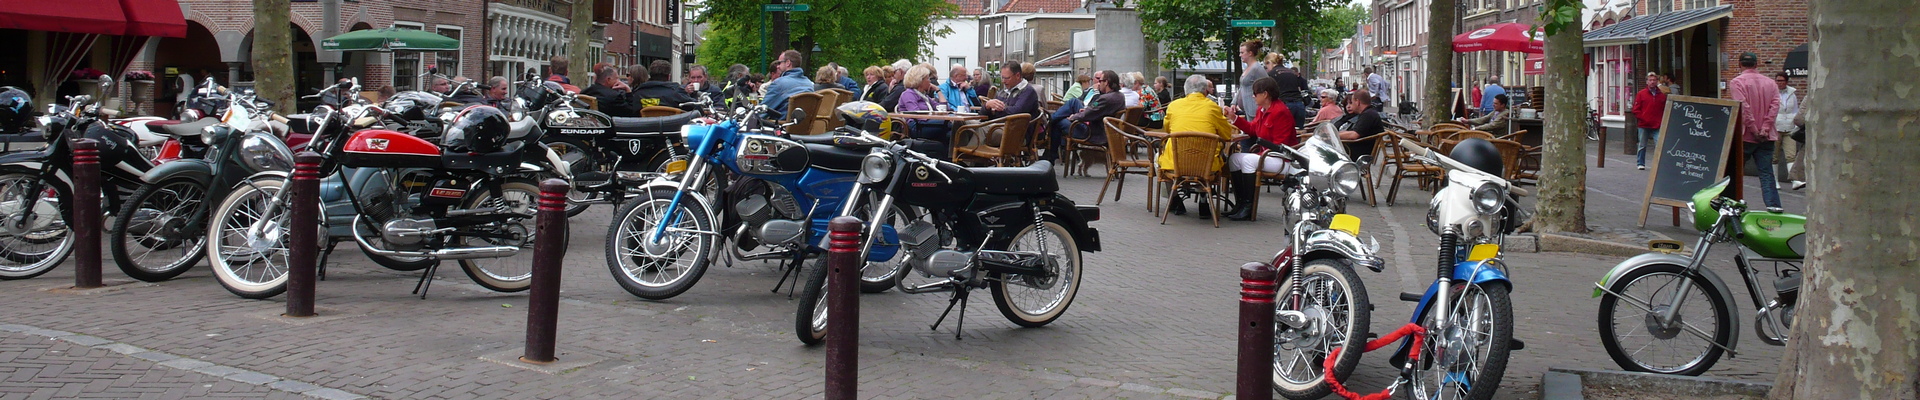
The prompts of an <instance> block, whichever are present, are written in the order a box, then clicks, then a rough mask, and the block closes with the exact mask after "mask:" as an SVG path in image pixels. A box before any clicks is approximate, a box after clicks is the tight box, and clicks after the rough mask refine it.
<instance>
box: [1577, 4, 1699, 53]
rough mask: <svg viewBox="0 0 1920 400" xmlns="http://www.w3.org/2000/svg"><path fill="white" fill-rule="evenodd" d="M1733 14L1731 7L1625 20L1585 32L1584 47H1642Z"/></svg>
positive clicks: (1666, 13)
mask: <svg viewBox="0 0 1920 400" xmlns="http://www.w3.org/2000/svg"><path fill="white" fill-rule="evenodd" d="M1732 15H1733V5H1731V4H1729V5H1724V6H1718V7H1707V8H1695V9H1691V10H1681V11H1674V12H1665V13H1659V14H1654V15H1645V16H1639V17H1633V18H1628V19H1627V20H1626V21H1620V23H1617V24H1613V25H1608V26H1606V27H1603V28H1600V29H1595V30H1591V31H1587V33H1586V35H1585V38H1584V39H1585V40H1584V41H1585V44H1584V46H1585V47H1605V46H1619V45H1631V44H1642V43H1646V42H1647V41H1648V40H1652V39H1653V38H1657V37H1661V36H1666V35H1669V34H1673V33H1674V32H1679V31H1682V30H1686V29H1687V28H1692V27H1694V26H1697V25H1700V24H1704V23H1708V22H1712V21H1714V20H1718V19H1721V18H1727V17H1730V16H1732Z"/></svg>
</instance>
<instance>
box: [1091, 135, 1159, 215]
mask: <svg viewBox="0 0 1920 400" xmlns="http://www.w3.org/2000/svg"><path fill="white" fill-rule="evenodd" d="M1100 122H1101V125H1105V128H1106V131H1107V132H1106V133H1107V180H1106V181H1105V182H1101V183H1100V194H1099V195H1098V196H1095V197H1094V200H1093V204H1094V205H1100V203H1101V202H1102V201H1104V200H1106V197H1107V185H1110V184H1113V181H1115V180H1119V181H1120V186H1119V187H1116V188H1114V190H1113V201H1120V192H1124V191H1126V190H1127V174H1138V175H1140V176H1145V177H1147V181H1148V182H1152V181H1153V175H1154V167H1153V154H1152V153H1148V154H1147V158H1146V159H1137V158H1134V157H1133V152H1130V151H1127V150H1126V149H1127V147H1129V146H1131V145H1140V146H1148V145H1147V136H1146V134H1145V133H1143V132H1141V131H1140V127H1139V126H1136V125H1133V124H1129V123H1126V122H1124V121H1121V120H1119V119H1116V118H1113V117H1107V118H1105V119H1102V120H1101V121H1100ZM1148 147H1149V148H1151V146H1148ZM1153 186H1154V185H1152V184H1148V185H1147V205H1148V206H1147V209H1149V210H1151V209H1153V194H1154V193H1153Z"/></svg>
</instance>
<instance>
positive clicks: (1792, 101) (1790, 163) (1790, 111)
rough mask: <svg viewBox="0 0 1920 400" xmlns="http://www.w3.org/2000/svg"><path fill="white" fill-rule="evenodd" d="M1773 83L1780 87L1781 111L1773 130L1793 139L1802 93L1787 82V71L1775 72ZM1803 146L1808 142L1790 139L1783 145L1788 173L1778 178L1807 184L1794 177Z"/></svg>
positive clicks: (1782, 154)
mask: <svg viewBox="0 0 1920 400" xmlns="http://www.w3.org/2000/svg"><path fill="white" fill-rule="evenodd" d="M1773 83H1774V84H1775V85H1777V86H1779V87H1780V95H1779V96H1780V111H1779V112H1777V113H1775V114H1774V118H1773V130H1774V132H1775V133H1776V134H1777V136H1775V137H1784V138H1788V139H1791V138H1792V137H1793V131H1795V130H1798V127H1797V126H1795V125H1794V124H1793V117H1794V116H1797V115H1800V95H1799V94H1798V93H1797V92H1796V90H1797V89H1794V87H1793V86H1791V85H1788V84H1787V71H1780V72H1779V73H1777V74H1774V75H1773ZM1803 148H1806V143H1802V142H1800V141H1798V140H1794V141H1788V142H1786V145H1784V146H1781V150H1782V151H1781V162H1783V163H1785V164H1786V168H1787V173H1786V174H1785V175H1786V176H1781V177H1778V178H1780V179H1781V180H1784V181H1789V182H1790V183H1792V184H1793V186H1794V187H1799V186H1803V185H1806V184H1805V183H1801V182H1799V180H1798V179H1793V177H1794V176H1795V175H1794V174H1793V169H1794V167H1795V166H1797V164H1799V161H1800V157H1799V156H1800V153H1802V151H1801V150H1800V149H1803Z"/></svg>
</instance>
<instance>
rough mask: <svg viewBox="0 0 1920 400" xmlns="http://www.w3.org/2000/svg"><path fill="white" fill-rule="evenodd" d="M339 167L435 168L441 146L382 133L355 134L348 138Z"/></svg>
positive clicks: (408, 137) (410, 137) (395, 133)
mask: <svg viewBox="0 0 1920 400" xmlns="http://www.w3.org/2000/svg"><path fill="white" fill-rule="evenodd" d="M342 150H343V151H342V153H341V154H340V165H343V166H348V167H375V168H438V167H440V146H436V145H434V144H433V142H429V141H427V140H426V139H421V138H417V137H414V136H413V135H408V134H405V133H400V132H395V131H389V130H384V129H368V130H364V131H360V132H355V133H354V134H353V136H352V137H349V138H347V143H346V145H345V147H344V148H342Z"/></svg>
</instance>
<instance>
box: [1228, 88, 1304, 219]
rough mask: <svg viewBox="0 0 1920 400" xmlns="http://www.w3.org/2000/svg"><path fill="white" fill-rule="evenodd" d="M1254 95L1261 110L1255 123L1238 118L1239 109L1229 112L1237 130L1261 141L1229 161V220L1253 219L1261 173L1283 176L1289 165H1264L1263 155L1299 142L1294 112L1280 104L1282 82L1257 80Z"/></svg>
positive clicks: (1269, 161)
mask: <svg viewBox="0 0 1920 400" xmlns="http://www.w3.org/2000/svg"><path fill="white" fill-rule="evenodd" d="M1250 95H1252V96H1253V103H1254V106H1257V107H1259V110H1258V111H1256V112H1254V113H1253V116H1254V117H1253V120H1247V119H1246V118H1241V117H1236V116H1234V115H1237V112H1238V111H1239V108H1240V107H1239V106H1234V107H1231V108H1229V109H1227V110H1226V113H1227V115H1228V118H1229V119H1232V120H1233V127H1235V128H1239V129H1240V132H1243V133H1246V134H1248V135H1251V136H1252V137H1255V138H1259V139H1260V140H1245V141H1243V142H1242V146H1240V148H1242V149H1247V152H1243V153H1234V154H1233V155H1231V156H1229V157H1228V158H1227V165H1228V167H1230V168H1232V170H1231V171H1228V174H1227V176H1228V178H1229V179H1231V180H1232V181H1233V210H1232V211H1230V212H1228V213H1227V218H1228V219H1232V220H1235V221H1246V220H1250V219H1253V213H1252V210H1253V207H1251V205H1252V204H1253V197H1254V196H1257V195H1259V194H1258V193H1254V187H1253V186H1254V181H1255V180H1256V179H1259V177H1258V174H1257V172H1267V173H1279V172H1280V171H1281V168H1284V167H1285V163H1284V162H1282V161H1281V160H1280V159H1278V158H1268V159H1266V161H1265V162H1264V163H1263V162H1261V159H1260V155H1261V154H1266V152H1267V150H1268V149H1267V148H1266V146H1269V145H1275V144H1277V145H1282V146H1293V145H1295V144H1296V143H1297V142H1299V135H1298V134H1297V133H1296V132H1297V130H1296V129H1295V128H1294V126H1293V124H1294V122H1297V121H1296V120H1294V119H1293V112H1292V111H1290V110H1288V109H1287V107H1286V106H1285V105H1282V104H1281V103H1280V101H1279V99H1280V83H1279V82H1278V81H1275V80H1273V78H1260V79H1259V80H1255V81H1253V90H1252V93H1250Z"/></svg>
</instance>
